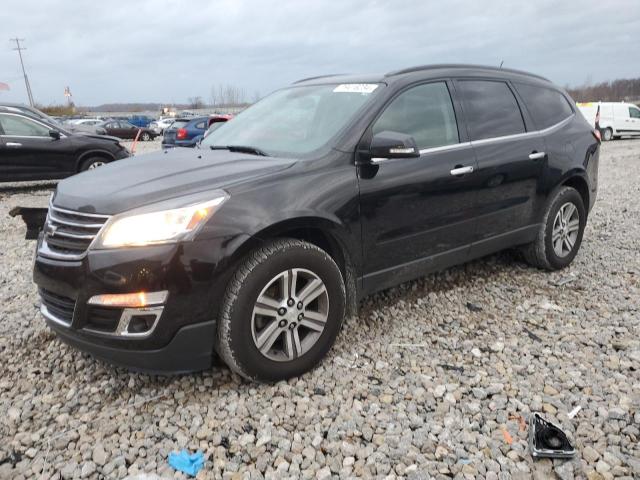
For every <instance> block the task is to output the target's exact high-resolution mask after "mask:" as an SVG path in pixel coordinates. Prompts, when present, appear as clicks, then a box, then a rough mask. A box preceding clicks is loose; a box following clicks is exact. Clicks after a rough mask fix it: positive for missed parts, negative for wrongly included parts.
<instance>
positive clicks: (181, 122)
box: [171, 120, 189, 130]
mask: <svg viewBox="0 0 640 480" xmlns="http://www.w3.org/2000/svg"><path fill="white" fill-rule="evenodd" d="M187 123H189V120H176V121H175V122H173V123H172V124H171V129H172V130H177V129H178V128H184V126H185V125H186V124H187Z"/></svg>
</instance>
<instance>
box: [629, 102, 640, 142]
mask: <svg viewBox="0 0 640 480" xmlns="http://www.w3.org/2000/svg"><path fill="white" fill-rule="evenodd" d="M628 108H629V129H630V130H631V132H632V133H633V134H636V135H637V134H639V133H640V108H638V107H636V106H635V105H629V107H628Z"/></svg>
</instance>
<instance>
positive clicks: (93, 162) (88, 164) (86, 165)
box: [80, 157, 109, 172]
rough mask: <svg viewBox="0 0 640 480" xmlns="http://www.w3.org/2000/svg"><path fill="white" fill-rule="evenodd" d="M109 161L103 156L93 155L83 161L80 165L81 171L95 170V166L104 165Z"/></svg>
mask: <svg viewBox="0 0 640 480" xmlns="http://www.w3.org/2000/svg"><path fill="white" fill-rule="evenodd" d="M107 163H109V161H108V160H106V159H105V158H102V157H91V158H88V159H86V160H84V161H83V162H82V164H81V165H80V171H81V172H84V171H86V170H93V169H94V168H99V167H102V166H103V165H106V164H107Z"/></svg>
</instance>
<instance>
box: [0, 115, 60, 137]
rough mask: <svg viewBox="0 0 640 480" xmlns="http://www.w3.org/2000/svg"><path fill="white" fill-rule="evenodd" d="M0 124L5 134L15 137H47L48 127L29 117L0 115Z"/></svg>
mask: <svg viewBox="0 0 640 480" xmlns="http://www.w3.org/2000/svg"><path fill="white" fill-rule="evenodd" d="M0 125H2V130H3V131H4V134H5V135H8V136H16V137H48V136H49V129H48V128H47V127H45V126H43V125H40V124H39V123H36V122H33V121H31V120H29V119H26V118H22V117H17V116H13V115H1V116H0Z"/></svg>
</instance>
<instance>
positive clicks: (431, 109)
mask: <svg viewBox="0 0 640 480" xmlns="http://www.w3.org/2000/svg"><path fill="white" fill-rule="evenodd" d="M387 130H389V131H392V132H399V133H405V134H407V135H411V136H412V137H413V138H414V139H415V141H416V144H417V145H418V148H420V149H423V148H430V147H440V146H443V145H451V144H452V143H458V126H457V124H456V116H455V113H454V111H453V105H452V104H451V97H450V95H449V89H448V88H447V85H446V84H445V83H444V82H438V83H428V84H425V85H420V86H418V87H414V88H411V89H410V90H407V91H406V92H403V93H401V94H400V95H399V96H398V97H396V98H395V99H394V100H393V101H392V102H391V104H390V105H389V106H388V107H387V108H386V110H385V111H384V112H383V113H382V115H381V116H380V118H378V120H376V123H375V124H374V125H373V133H374V134H375V133H378V132H384V131H387Z"/></svg>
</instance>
